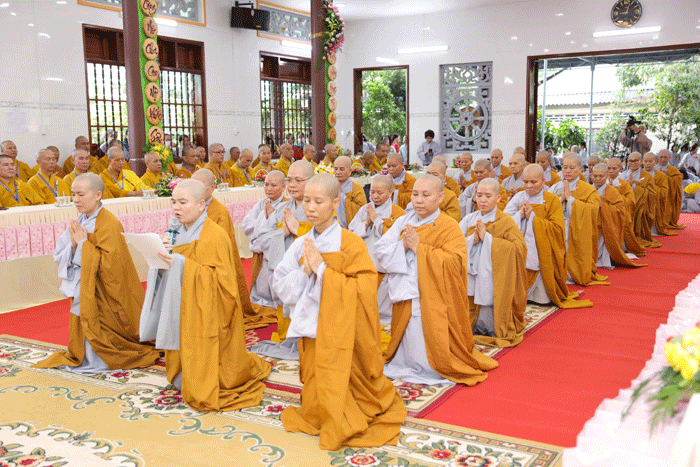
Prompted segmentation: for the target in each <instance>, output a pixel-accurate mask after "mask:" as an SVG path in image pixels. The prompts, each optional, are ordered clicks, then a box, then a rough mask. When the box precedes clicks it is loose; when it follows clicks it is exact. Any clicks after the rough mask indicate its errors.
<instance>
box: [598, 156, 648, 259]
mask: <svg viewBox="0 0 700 467" xmlns="http://www.w3.org/2000/svg"><path fill="white" fill-rule="evenodd" d="M605 162H606V163H607V166H608V180H607V183H608V185H610V186H612V187H613V188H615V189H616V190H617V192H618V193H620V196H622V199H623V200H624V202H625V224H624V227H623V230H622V236H623V238H624V249H623V250H624V251H625V252H626V253H630V254H632V255H634V256H638V257H639V256H646V254H647V253H646V248H645V247H643V246H642V245H641V244H640V242H639V239H638V238H637V236H636V235H635V234H634V222H633V220H632V216H633V215H634V204H635V199H634V190H633V189H632V186H631V185H630V184H629V183H627V182H626V181H625V180H623V179H622V178H620V172H621V168H622V162H621V161H620V158H619V157H608V158H607V159H606V160H605ZM654 241H655V242H656V240H654ZM656 243H657V244H659V245H661V244H660V243H658V242H656ZM632 259H634V258H632Z"/></svg>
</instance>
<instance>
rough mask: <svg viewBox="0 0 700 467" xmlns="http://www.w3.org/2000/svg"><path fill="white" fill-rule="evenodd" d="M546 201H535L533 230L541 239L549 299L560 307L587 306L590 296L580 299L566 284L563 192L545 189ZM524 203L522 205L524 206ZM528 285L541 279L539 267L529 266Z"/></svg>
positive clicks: (539, 253)
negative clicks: (561, 194)
mask: <svg viewBox="0 0 700 467" xmlns="http://www.w3.org/2000/svg"><path fill="white" fill-rule="evenodd" d="M542 196H544V204H533V205H532V211H533V212H534V213H535V217H534V219H533V223H532V225H533V230H534V232H535V242H536V243H537V258H538V259H539V262H540V271H539V272H540V273H541V274H542V282H543V284H544V288H545V290H546V291H547V296H548V297H549V299H550V300H551V301H552V302H553V303H554V304H555V305H557V306H558V307H559V308H586V307H591V306H593V304H592V303H591V302H590V300H576V298H578V293H576V292H569V287H568V286H567V285H566V245H565V244H564V239H565V238H566V237H565V236H564V226H565V224H564V209H563V208H562V205H561V201H559V196H557V195H555V194H554V193H550V192H548V191H546V190H544V191H543V193H542ZM521 208H522V205H520V206H518V209H521ZM527 273H528V285H527V286H528V289H529V288H530V287H532V286H533V284H534V283H535V280H536V279H537V273H538V272H537V271H531V270H529V269H528V270H527Z"/></svg>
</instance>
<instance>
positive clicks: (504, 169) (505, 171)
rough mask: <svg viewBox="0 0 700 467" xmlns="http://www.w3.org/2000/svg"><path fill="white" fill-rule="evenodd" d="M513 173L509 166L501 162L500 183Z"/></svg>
mask: <svg viewBox="0 0 700 467" xmlns="http://www.w3.org/2000/svg"><path fill="white" fill-rule="evenodd" d="M511 175H513V174H511V173H510V169H509V168H508V166H505V165H503V162H501V175H499V176H498V183H503V180H505V179H506V178H508V177H510V176H511Z"/></svg>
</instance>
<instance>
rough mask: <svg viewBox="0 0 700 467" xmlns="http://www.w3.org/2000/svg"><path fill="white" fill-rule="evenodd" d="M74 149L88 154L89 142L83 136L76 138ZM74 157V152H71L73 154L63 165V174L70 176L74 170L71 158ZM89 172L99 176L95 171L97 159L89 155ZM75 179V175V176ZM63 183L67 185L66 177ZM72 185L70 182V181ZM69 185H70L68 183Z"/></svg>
mask: <svg viewBox="0 0 700 467" xmlns="http://www.w3.org/2000/svg"><path fill="white" fill-rule="evenodd" d="M75 149H76V150H77V149H80V150H83V151H85V152H86V153H88V154H90V141H88V139H87V138H86V137H85V136H78V137H77V138H75ZM74 155H75V150H74V151H73V154H71V155H70V156H68V159H66V161H65V162H64V163H63V172H64V173H65V174H66V176H67V175H68V174H70V173H71V172H73V169H74V168H75V162H74V159H73V156H74ZM89 171H90V172H92V173H96V174H97V175H99V174H100V172H98V170H97V157H95V156H93V155H90V165H89ZM76 177H77V175H76ZM63 181H65V182H66V183H68V182H67V181H66V177H63ZM71 183H72V181H71ZM68 184H69V185H70V183H68Z"/></svg>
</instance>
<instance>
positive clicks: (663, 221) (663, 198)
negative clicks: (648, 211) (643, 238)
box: [642, 152, 678, 236]
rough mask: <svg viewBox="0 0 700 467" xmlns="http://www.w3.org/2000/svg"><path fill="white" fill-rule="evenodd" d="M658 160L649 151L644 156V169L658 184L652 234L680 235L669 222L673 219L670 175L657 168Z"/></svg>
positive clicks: (655, 183)
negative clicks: (669, 186)
mask: <svg viewBox="0 0 700 467" xmlns="http://www.w3.org/2000/svg"><path fill="white" fill-rule="evenodd" d="M657 162H658V160H657V158H656V154H654V153H653V152H648V153H646V154H644V156H643V157H642V166H643V167H644V170H646V171H647V172H649V174H650V175H651V176H652V177H653V179H654V185H656V213H655V214H654V225H652V226H651V234H652V235H656V236H658V235H666V236H669V235H678V232H675V231H673V230H671V228H670V227H669V225H668V223H669V222H670V221H671V208H670V206H669V194H668V176H667V175H666V174H665V173H663V172H662V171H660V170H656V163H657Z"/></svg>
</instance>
